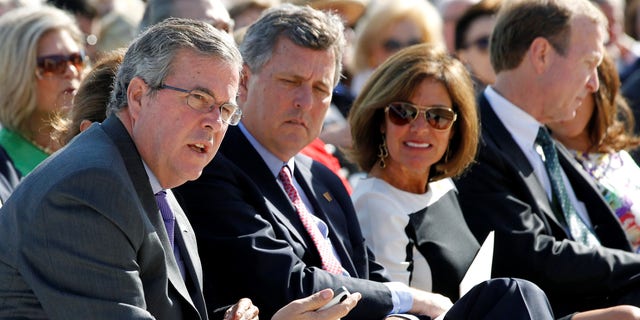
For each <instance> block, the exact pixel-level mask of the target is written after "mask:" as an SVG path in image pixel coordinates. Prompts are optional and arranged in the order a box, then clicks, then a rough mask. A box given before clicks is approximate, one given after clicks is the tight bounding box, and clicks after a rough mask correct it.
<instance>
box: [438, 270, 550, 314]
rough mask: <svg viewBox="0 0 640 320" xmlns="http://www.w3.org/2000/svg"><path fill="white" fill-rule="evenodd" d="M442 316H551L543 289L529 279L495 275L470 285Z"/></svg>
mask: <svg viewBox="0 0 640 320" xmlns="http://www.w3.org/2000/svg"><path fill="white" fill-rule="evenodd" d="M444 319H445V320H462V319H532V320H546V319H554V316H553V311H552V310H551V305H549V301H548V300H547V296H546V295H545V294H544V292H543V291H542V290H541V289H540V288H539V287H538V286H536V285H535V284H533V283H532V282H529V281H527V280H522V279H512V278H498V279H491V280H489V281H485V282H482V283H480V284H478V285H477V286H475V287H473V288H472V289H471V290H470V291H469V292H467V294H465V295H464V296H463V297H462V298H460V300H458V301H457V302H456V303H455V304H454V305H453V307H452V308H451V309H450V310H449V311H448V312H447V314H446V315H445V317H444Z"/></svg>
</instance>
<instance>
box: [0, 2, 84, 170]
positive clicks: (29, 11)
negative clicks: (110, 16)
mask: <svg viewBox="0 0 640 320" xmlns="http://www.w3.org/2000/svg"><path fill="white" fill-rule="evenodd" d="M0 43H2V44H3V45H2V46H1V47H0V57H1V58H0V70H3V73H2V74H1V75H0V123H1V124H2V130H0V147H2V150H3V151H4V152H5V153H6V156H7V157H6V158H5V159H8V160H10V161H11V163H12V164H13V166H14V167H15V169H16V170H17V172H18V173H19V174H20V176H25V175H27V174H28V173H30V172H31V170H33V169H34V168H35V167H36V166H37V165H38V164H39V163H40V162H41V161H42V160H44V159H45V158H46V157H48V156H49V155H50V154H51V153H52V152H54V151H55V150H57V149H58V148H59V144H58V143H57V142H56V141H55V139H52V137H51V133H52V131H53V130H54V128H53V127H52V125H51V121H52V119H53V118H54V116H55V115H56V114H58V113H65V112H67V111H68V109H69V108H70V107H71V103H72V100H73V97H74V95H75V94H76V90H77V89H78V86H79V85H80V81H81V80H82V76H83V73H84V71H85V67H86V57H85V53H84V48H83V41H82V33H81V32H80V30H79V29H78V27H77V24H76V22H75V20H74V19H73V18H72V17H71V16H69V15H68V14H67V13H65V12H64V11H62V10H60V9H56V8H54V7H50V6H38V7H27V8H20V9H15V10H14V11H12V12H11V14H8V15H3V16H1V17H0Z"/></svg>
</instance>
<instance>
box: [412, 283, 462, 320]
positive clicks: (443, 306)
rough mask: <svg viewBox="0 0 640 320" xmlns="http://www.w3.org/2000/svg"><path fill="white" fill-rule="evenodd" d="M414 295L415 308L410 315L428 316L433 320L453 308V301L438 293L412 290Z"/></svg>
mask: <svg viewBox="0 0 640 320" xmlns="http://www.w3.org/2000/svg"><path fill="white" fill-rule="evenodd" d="M411 293H412V295H413V306H412V307H411V310H409V313H411V314H420V315H426V316H429V317H431V318H432V319H433V318H436V317H438V316H439V315H441V314H442V313H444V312H446V311H447V310H449V309H450V308H451V306H453V303H451V300H450V299H449V298H447V297H445V296H443V295H440V294H437V293H431V292H426V291H422V290H418V289H414V288H411Z"/></svg>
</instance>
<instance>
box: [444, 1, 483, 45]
mask: <svg viewBox="0 0 640 320" xmlns="http://www.w3.org/2000/svg"><path fill="white" fill-rule="evenodd" d="M478 1H479V0H440V1H439V2H437V4H436V7H437V8H438V12H439V13H440V16H441V17H442V21H443V30H442V32H443V36H444V41H445V44H446V46H447V50H448V51H449V52H451V53H453V52H455V28H456V24H457V23H458V19H460V17H461V16H462V14H464V12H465V11H467V9H469V8H470V7H471V6H472V5H474V4H476V3H478Z"/></svg>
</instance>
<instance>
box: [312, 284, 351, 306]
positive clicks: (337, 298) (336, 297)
mask: <svg viewBox="0 0 640 320" xmlns="http://www.w3.org/2000/svg"><path fill="white" fill-rule="evenodd" d="M350 294H351V293H349V290H347V288H345V287H340V288H338V289H337V290H335V291H334V293H333V299H331V301H329V302H327V304H325V305H324V306H322V307H321V308H320V309H318V311H322V310H325V309H327V308H330V307H333V306H335V305H336V304H338V303H340V302H342V301H344V299H346V298H347V297H348V296H349V295H350Z"/></svg>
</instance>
